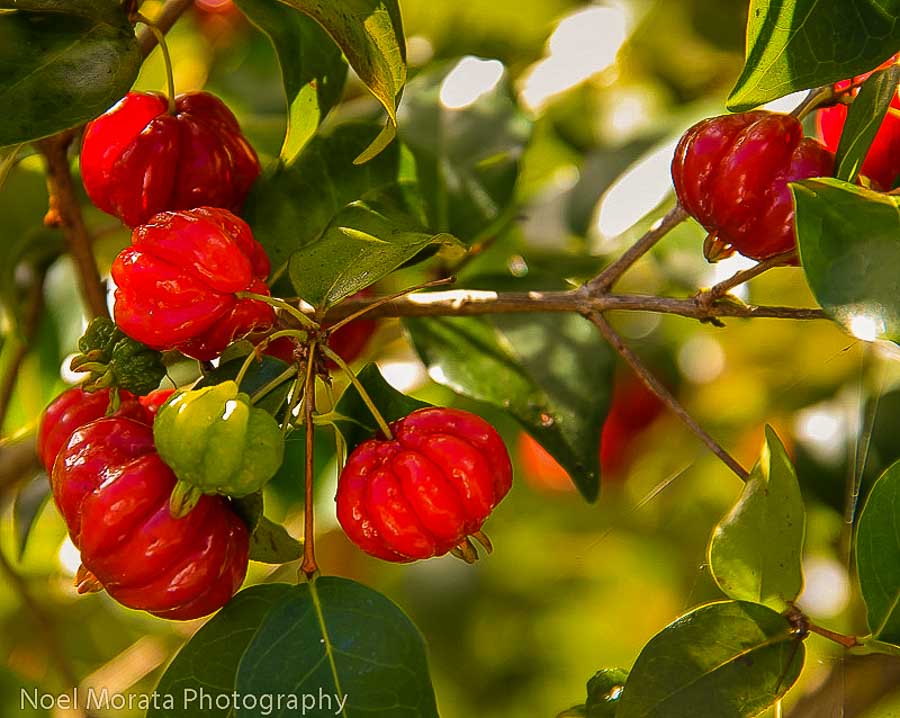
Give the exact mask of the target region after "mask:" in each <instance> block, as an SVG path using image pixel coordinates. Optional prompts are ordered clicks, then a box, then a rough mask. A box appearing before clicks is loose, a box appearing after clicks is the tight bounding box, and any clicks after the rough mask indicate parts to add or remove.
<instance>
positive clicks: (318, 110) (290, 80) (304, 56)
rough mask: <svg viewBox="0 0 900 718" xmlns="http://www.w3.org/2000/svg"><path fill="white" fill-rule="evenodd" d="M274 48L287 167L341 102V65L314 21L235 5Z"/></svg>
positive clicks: (265, 6)
mask: <svg viewBox="0 0 900 718" xmlns="http://www.w3.org/2000/svg"><path fill="white" fill-rule="evenodd" d="M237 5H238V7H239V8H240V9H241V10H242V11H243V13H244V14H245V15H246V16H247V17H248V18H249V19H250V21H251V22H252V23H253V24H254V25H256V26H257V27H258V28H259V29H260V30H262V31H263V32H264V33H266V35H268V36H269V39H270V40H271V41H272V45H273V46H274V48H275V54H276V55H277V56H278V63H279V65H280V67H281V77H282V82H283V84H284V93H285V96H286V98H287V105H288V112H287V132H286V133H285V137H284V144H283V145H282V147H281V153H280V158H281V161H282V162H284V163H285V164H290V163H291V162H293V161H294V160H295V159H296V158H297V155H298V154H299V153H300V150H302V149H303V146H304V145H305V144H306V143H307V142H308V141H309V140H310V139H311V138H312V136H313V134H315V131H316V130H317V129H318V127H319V125H320V124H321V123H322V120H324V119H325V116H326V115H327V114H328V111H329V110H331V108H332V107H334V106H335V105H336V104H337V103H338V101H339V100H340V99H341V93H342V91H343V89H344V82H345V81H346V79H347V63H346V62H344V59H343V56H342V55H341V51H340V49H338V47H337V45H335V44H334V42H332V40H331V38H330V37H329V36H328V34H327V33H326V32H325V31H324V30H323V29H322V28H321V26H320V25H318V24H317V23H316V22H315V21H313V20H312V19H310V18H309V17H307V16H306V15H303V14H302V13H298V12H295V11H294V10H292V9H291V8H289V7H288V6H287V5H283V4H281V3H278V2H271V0H237Z"/></svg>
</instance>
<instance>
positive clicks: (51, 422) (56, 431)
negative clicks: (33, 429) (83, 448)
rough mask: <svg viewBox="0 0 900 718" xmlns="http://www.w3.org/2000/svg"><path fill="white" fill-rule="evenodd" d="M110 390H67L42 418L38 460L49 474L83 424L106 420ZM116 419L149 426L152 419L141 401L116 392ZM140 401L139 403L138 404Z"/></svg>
mask: <svg viewBox="0 0 900 718" xmlns="http://www.w3.org/2000/svg"><path fill="white" fill-rule="evenodd" d="M109 394H110V392H109V389H102V390H100V391H94V392H87V391H85V390H84V389H82V388H81V387H80V386H73V387H72V388H71V389H66V390H65V391H64V392H63V393H62V394H60V395H59V396H58V397H56V398H55V399H54V400H53V401H52V402H50V405H49V406H48V407H47V408H46V409H44V413H43V414H41V423H40V425H39V427H38V435H37V450H38V457H39V458H40V460H41V463H42V464H43V465H44V468H45V469H46V470H47V472H48V473H49V472H50V471H52V469H53V462H55V461H56V455H57V454H59V452H60V450H61V449H62V448H63V447H64V446H65V445H66V444H67V443H68V441H69V437H70V436H72V434H73V433H74V432H75V430H76V429H80V428H81V427H82V426H84V425H85V424H88V423H90V422H92V421H94V420H96V419H101V418H103V417H104V416H106V413H107V410H108V408H109ZM119 401H120V404H119V408H118V409H117V410H116V412H115V415H116V416H124V417H127V418H129V419H135V420H136V421H142V422H146V423H150V422H151V421H152V419H151V418H150V415H149V414H148V413H147V410H146V409H145V408H144V405H143V397H141V399H140V400H136V399H135V398H134V396H132V395H131V394H129V393H128V392H127V391H119ZM139 401H140V403H139Z"/></svg>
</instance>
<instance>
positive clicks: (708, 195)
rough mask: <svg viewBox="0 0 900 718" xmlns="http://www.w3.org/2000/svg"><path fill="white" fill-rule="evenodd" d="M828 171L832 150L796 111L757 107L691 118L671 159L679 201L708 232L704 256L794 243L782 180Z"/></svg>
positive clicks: (785, 248) (766, 251)
mask: <svg viewBox="0 0 900 718" xmlns="http://www.w3.org/2000/svg"><path fill="white" fill-rule="evenodd" d="M833 171H834V155H833V154H832V153H831V152H830V151H829V150H827V149H826V148H825V147H824V146H822V144H821V143H820V142H818V141H817V140H814V139H811V138H809V137H804V136H803V127H802V125H801V124H800V121H799V120H798V119H797V118H796V117H793V116H791V115H781V114H774V113H771V112H766V111H763V110H758V111H755V112H744V113H741V114H737V115H723V116H721V117H711V118H709V119H706V120H702V121H701V122H698V123H697V124H696V125H694V126H693V127H691V128H690V129H689V130H688V131H687V132H685V134H684V136H683V137H682V138H681V141H680V142H679V143H678V147H677V149H676V150H675V157H674V159H673V160H672V179H673V180H674V182H675V192H676V194H677V195H678V201H679V202H680V203H681V206H682V207H683V208H684V209H685V210H686V211H687V212H688V213H689V214H690V215H691V216H692V217H694V218H695V219H696V220H697V221H699V222H700V224H702V225H703V226H704V227H705V228H706V229H707V230H709V232H710V239H709V240H707V247H708V248H712V251H711V252H708V253H707V257H708V258H710V259H715V258H717V257H720V256H723V253H724V252H727V251H728V249H729V248H730V249H733V250H735V251H737V252H740V253H741V254H743V255H744V256H746V257H751V258H753V259H760V260H761V259H767V258H769V257H772V256H774V255H776V254H782V253H784V252H789V251H791V250H792V249H794V248H795V247H796V244H797V239H796V235H795V232H794V203H793V198H792V197H791V192H790V188H789V187H788V186H787V183H788V182H792V181H795V180H801V179H807V178H809V177H824V176H830V175H831V174H832V172H833Z"/></svg>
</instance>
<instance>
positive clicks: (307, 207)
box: [243, 123, 400, 270]
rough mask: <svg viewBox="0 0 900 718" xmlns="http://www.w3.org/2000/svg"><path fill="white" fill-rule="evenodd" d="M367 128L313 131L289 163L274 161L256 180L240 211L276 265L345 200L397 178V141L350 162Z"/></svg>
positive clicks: (355, 126)
mask: <svg viewBox="0 0 900 718" xmlns="http://www.w3.org/2000/svg"><path fill="white" fill-rule="evenodd" d="M371 128H372V125H370V124H365V123H357V124H345V125H340V126H338V127H336V128H335V130H334V132H332V133H331V134H329V135H326V136H324V137H323V136H316V137H314V138H313V139H312V140H310V141H309V142H308V143H307V145H306V146H305V147H304V148H303V151H302V152H301V153H300V155H299V156H298V157H297V159H296V161H295V162H294V163H293V164H292V165H291V166H290V167H285V166H277V167H275V168H274V170H272V171H270V172H269V173H267V174H266V175H265V176H264V177H262V178H260V179H259V180H257V182H256V183H255V184H254V186H253V189H252V191H251V193H250V197H249V198H248V199H247V203H246V204H245V206H244V215H243V216H244V218H245V219H246V220H247V222H248V223H249V224H250V226H251V227H252V228H253V235H254V237H256V239H258V240H259V241H260V242H261V243H262V245H263V247H265V249H266V252H267V254H268V255H269V259H270V260H271V261H272V267H273V268H274V269H276V270H277V269H279V268H283V267H284V265H285V263H286V262H287V260H288V258H289V257H290V256H291V255H292V254H293V253H294V252H296V251H297V250H298V249H300V248H301V247H304V246H306V245H307V244H309V243H310V242H313V241H315V240H316V239H318V238H319V237H320V236H321V235H322V233H323V232H324V231H325V230H326V229H327V228H328V226H329V225H330V224H331V222H332V220H333V219H334V217H335V215H337V213H338V212H340V211H341V210H342V209H344V207H346V206H347V205H348V204H350V203H351V202H354V201H356V200H358V199H360V198H362V197H363V196H364V195H366V194H367V193H371V192H375V191H377V190H379V189H381V188H384V187H388V186H390V185H393V184H395V183H396V181H397V175H398V172H399V167H400V151H399V148H398V147H397V145H391V147H389V148H388V149H387V150H386V151H384V152H382V153H381V154H380V155H379V156H378V157H377V158H376V159H375V160H373V161H371V162H367V163H366V164H364V165H354V164H353V158H354V157H356V156H357V155H358V154H359V153H360V152H362V151H363V150H364V149H365V146H366V142H367V141H368V140H367V137H369V135H370V132H371Z"/></svg>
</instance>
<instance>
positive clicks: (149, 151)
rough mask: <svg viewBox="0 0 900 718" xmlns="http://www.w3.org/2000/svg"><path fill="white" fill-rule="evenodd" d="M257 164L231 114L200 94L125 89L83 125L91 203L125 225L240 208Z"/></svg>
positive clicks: (85, 177) (214, 99)
mask: <svg viewBox="0 0 900 718" xmlns="http://www.w3.org/2000/svg"><path fill="white" fill-rule="evenodd" d="M259 170H260V167H259V160H258V158H257V156H256V152H255V151H254V150H253V148H252V147H251V146H250V143H249V142H247V140H246V139H245V138H244V136H243V135H242V134H241V128H240V126H239V125H238V122H237V120H236V119H235V117H234V115H233V114H232V113H231V111H230V110H229V109H228V108H227V107H226V106H225V105H224V104H223V103H222V101H221V100H219V99H218V98H217V97H214V96H213V95H210V94H209V93H207V92H189V93H185V94H181V95H178V96H177V97H176V98H175V113H174V114H169V105H168V100H167V99H166V97H165V96H164V95H161V94H159V93H156V92H129V93H128V94H127V95H125V97H123V98H122V99H121V100H119V102H118V103H116V104H115V105H114V106H113V107H112V108H111V109H110V110H108V111H107V112H106V113H105V114H103V115H101V116H100V117H98V118H97V119H96V120H93V121H92V122H89V123H88V125H87V128H86V130H85V133H84V142H83V144H82V148H81V176H82V180H83V182H84V188H85V190H87V193H88V196H89V197H90V198H91V201H92V202H93V203H94V204H95V205H97V207H99V208H100V209H102V210H103V211H104V212H108V213H109V214H112V215H115V216H116V217H119V219H121V220H122V221H123V222H124V223H125V224H127V225H128V226H129V227H136V226H137V225H139V224H144V223H145V222H147V221H148V220H149V219H150V218H151V217H153V216H154V215H156V214H158V213H159V212H163V211H166V210H178V209H193V208H194V207H202V206H210V207H223V208H225V209H229V210H231V211H234V212H238V211H240V209H241V207H242V206H243V204H244V200H245V199H246V197H247V193H248V192H249V191H250V187H251V186H252V184H253V182H254V181H255V180H256V178H257V176H259Z"/></svg>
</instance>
